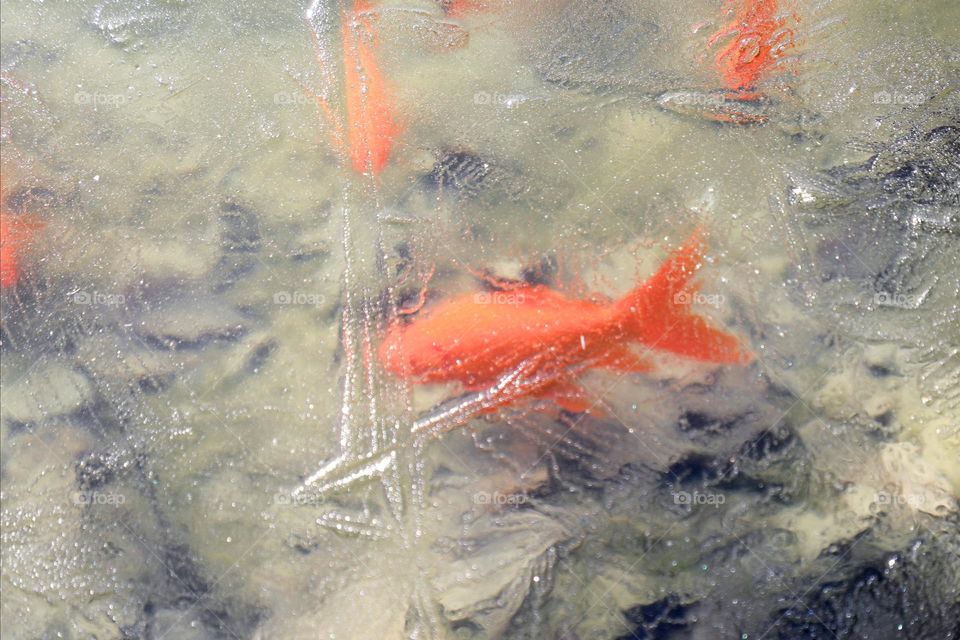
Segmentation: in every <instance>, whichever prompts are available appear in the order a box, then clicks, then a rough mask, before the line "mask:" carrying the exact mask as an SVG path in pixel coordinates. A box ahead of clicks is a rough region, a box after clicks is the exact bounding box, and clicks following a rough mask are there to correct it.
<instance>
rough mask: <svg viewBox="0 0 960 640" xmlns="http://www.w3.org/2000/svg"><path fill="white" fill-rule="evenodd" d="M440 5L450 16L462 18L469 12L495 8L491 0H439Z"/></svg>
mask: <svg viewBox="0 0 960 640" xmlns="http://www.w3.org/2000/svg"><path fill="white" fill-rule="evenodd" d="M501 1H502V0H501ZM440 6H441V7H443V11H444V13H446V14H447V15H448V16H449V17H451V18H463V17H464V16H467V15H470V14H474V13H481V12H484V11H491V10H493V9H494V8H495V7H494V3H493V2H492V0H441V2H440Z"/></svg>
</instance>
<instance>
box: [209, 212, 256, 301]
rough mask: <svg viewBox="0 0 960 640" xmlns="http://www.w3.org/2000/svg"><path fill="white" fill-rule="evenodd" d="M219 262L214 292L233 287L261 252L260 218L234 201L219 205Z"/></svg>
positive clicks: (254, 263)
mask: <svg viewBox="0 0 960 640" xmlns="http://www.w3.org/2000/svg"><path fill="white" fill-rule="evenodd" d="M220 211H221V213H220V249H221V251H222V253H221V255H220V259H219V260H218V261H217V266H216V269H215V276H216V277H215V283H214V287H213V290H214V292H215V293H222V292H223V291H226V290H227V289H229V288H231V287H233V286H234V285H235V284H237V282H239V281H240V280H241V279H242V278H244V277H245V276H246V275H248V274H249V273H250V272H251V271H253V269H254V268H255V267H256V265H257V262H256V257H255V254H256V252H257V251H259V250H260V246H261V234H260V221H259V216H258V215H257V213H256V212H255V211H253V210H252V209H250V208H249V207H246V206H244V205H242V204H239V203H236V202H225V203H223V204H222V205H221V206H220Z"/></svg>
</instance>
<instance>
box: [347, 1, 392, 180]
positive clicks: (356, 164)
mask: <svg viewBox="0 0 960 640" xmlns="http://www.w3.org/2000/svg"><path fill="white" fill-rule="evenodd" d="M376 19H377V16H376V13H375V10H374V9H373V7H372V6H371V4H370V3H369V2H368V1H367V0H355V2H354V3H353V11H352V12H351V13H350V14H349V15H346V16H344V18H343V54H344V71H345V76H346V78H345V79H346V94H347V95H346V98H347V139H348V143H349V146H350V164H351V166H352V167H353V170H354V171H356V172H357V173H362V174H372V175H374V176H376V175H379V174H380V173H381V172H382V171H383V169H384V167H386V166H387V161H388V160H389V158H390V151H391V149H392V147H393V141H394V138H396V136H397V135H398V134H399V133H400V126H399V125H398V124H397V122H396V120H395V119H394V115H393V111H394V109H393V103H392V100H391V96H390V93H389V88H388V86H387V81H386V79H385V78H384V75H383V72H382V70H381V69H380V64H379V62H378V60H377V55H376V47H377V39H376V32H375V29H374V26H375V25H374V23H375V22H376Z"/></svg>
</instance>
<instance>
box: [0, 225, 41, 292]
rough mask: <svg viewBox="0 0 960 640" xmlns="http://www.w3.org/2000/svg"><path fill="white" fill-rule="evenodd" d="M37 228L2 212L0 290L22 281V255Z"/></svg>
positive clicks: (0, 228) (0, 227)
mask: <svg viewBox="0 0 960 640" xmlns="http://www.w3.org/2000/svg"><path fill="white" fill-rule="evenodd" d="M36 226H37V225H36V224H35V223H31V222H27V221H24V220H22V219H20V218H15V217H13V216H12V215H11V214H9V213H8V212H7V211H0V289H6V288H8V287H13V286H14V285H15V284H17V282H18V281H19V280H20V258H21V255H20V253H21V250H22V248H23V245H24V243H25V242H26V241H27V240H29V238H30V236H31V235H32V233H33V231H34V230H35V229H36Z"/></svg>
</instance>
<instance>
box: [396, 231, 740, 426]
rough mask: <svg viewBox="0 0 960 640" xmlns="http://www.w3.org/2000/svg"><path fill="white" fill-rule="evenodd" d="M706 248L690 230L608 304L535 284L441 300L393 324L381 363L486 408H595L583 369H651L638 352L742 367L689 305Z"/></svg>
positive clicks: (732, 342) (728, 343)
mask: <svg viewBox="0 0 960 640" xmlns="http://www.w3.org/2000/svg"><path fill="white" fill-rule="evenodd" d="M703 250H704V245H703V242H702V241H701V239H700V233H699V231H697V232H694V234H693V235H692V236H691V237H690V239H689V240H688V241H687V243H686V244H684V245H683V246H682V247H680V248H679V249H677V250H675V251H674V252H673V253H672V254H671V255H670V257H669V258H667V260H666V261H665V262H664V263H663V264H662V265H661V267H660V269H659V270H658V271H657V272H656V273H655V274H654V275H653V276H651V277H650V278H649V279H648V280H646V281H645V282H643V283H641V284H639V285H638V286H637V287H635V288H634V289H633V290H631V291H629V292H628V293H627V294H626V295H625V296H624V297H623V298H622V299H620V300H617V301H613V302H595V301H593V300H585V299H577V298H570V297H567V296H565V295H564V294H563V293H561V292H559V291H555V290H552V289H549V288H547V287H545V286H542V285H529V286H528V285H524V286H520V287H517V288H512V289H510V290H509V291H505V292H501V293H493V294H489V293H486V294H467V295H463V296H460V297H456V298H453V299H450V300H447V301H446V302H443V303H440V304H439V305H437V306H436V307H434V308H432V309H428V310H426V311H424V312H421V314H420V315H418V316H417V317H416V318H415V319H414V321H413V322H411V323H409V324H402V323H400V322H395V323H394V324H393V325H392V326H391V327H390V328H389V329H388V331H387V335H386V336H385V339H384V341H383V342H382V343H381V345H380V349H379V359H380V362H381V364H382V365H383V366H384V368H385V369H386V370H387V371H388V372H390V373H392V374H393V375H395V376H398V377H400V378H405V379H408V380H411V381H414V382H416V383H420V384H429V383H441V384H442V383H457V384H459V386H460V387H461V388H463V389H465V390H467V391H490V392H492V393H491V394H490V395H491V397H492V400H491V402H490V403H489V404H488V405H487V406H486V407H485V409H483V411H491V410H494V409H496V408H497V407H500V406H505V405H507V404H512V403H513V402H516V401H518V400H522V399H523V398H525V397H535V398H549V399H551V400H553V401H554V402H555V403H556V404H557V405H559V406H560V407H562V408H564V409H567V410H569V411H574V412H583V411H588V410H590V409H591V407H592V404H591V403H590V402H588V400H587V398H586V397H585V395H584V393H583V390H582V388H581V387H580V385H579V384H578V382H577V375H578V374H579V373H580V372H585V371H586V370H589V369H593V368H601V369H611V370H615V371H622V372H642V371H649V370H650V369H651V366H652V365H651V364H650V363H649V362H648V361H647V360H646V359H645V358H644V357H643V351H659V352H663V353H672V354H675V355H679V356H683V357H686V358H690V359H693V360H699V361H702V362H712V363H719V364H746V363H748V362H750V361H751V360H752V356H751V355H750V354H749V353H748V352H747V350H746V349H744V348H743V346H742V345H741V343H740V341H739V340H738V339H737V338H736V337H735V336H733V335H731V334H729V333H726V332H724V331H723V330H721V329H719V328H716V327H713V326H711V325H710V323H709V322H708V321H707V320H706V319H705V318H703V317H701V316H699V315H696V314H695V313H693V306H692V305H691V304H689V300H690V299H691V297H692V295H693V294H694V293H695V291H696V286H695V285H693V284H691V282H690V281H691V279H692V278H693V276H694V274H695V272H696V271H697V270H698V269H699V268H700V265H701V264H702V261H703ZM631 345H636V346H638V347H640V348H641V349H640V350H639V351H635V350H634V349H633V348H631Z"/></svg>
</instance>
